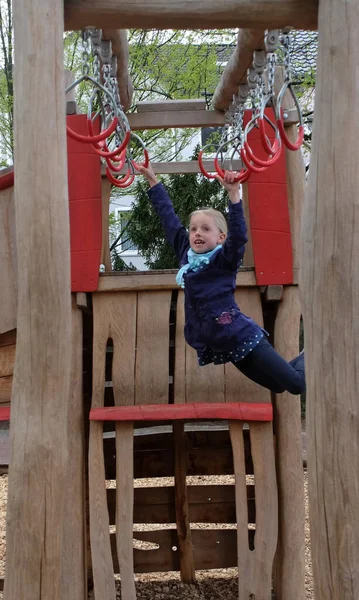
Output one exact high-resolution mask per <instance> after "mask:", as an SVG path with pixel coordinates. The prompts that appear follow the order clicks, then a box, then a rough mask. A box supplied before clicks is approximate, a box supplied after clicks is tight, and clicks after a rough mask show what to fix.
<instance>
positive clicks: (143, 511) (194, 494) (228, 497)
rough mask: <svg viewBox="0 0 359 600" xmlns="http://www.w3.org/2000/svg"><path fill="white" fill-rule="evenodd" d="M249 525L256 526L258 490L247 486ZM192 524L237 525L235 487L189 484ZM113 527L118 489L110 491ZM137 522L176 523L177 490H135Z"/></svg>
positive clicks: (135, 517)
mask: <svg viewBox="0 0 359 600" xmlns="http://www.w3.org/2000/svg"><path fill="white" fill-rule="evenodd" d="M246 490H247V505H248V522H249V523H255V519H256V515H255V500H254V495H255V488H254V485H247V487H246ZM187 495H188V507H189V520H190V522H191V523H236V522H237V521H236V511H235V494H234V485H227V484H226V485H188V486H187ZM107 504H108V510H109V517H110V525H114V524H115V512H116V490H115V489H113V488H111V489H108V490H107ZM133 521H134V523H175V522H176V511H175V490H174V487H173V486H169V487H140V488H135V490H134V513H133Z"/></svg>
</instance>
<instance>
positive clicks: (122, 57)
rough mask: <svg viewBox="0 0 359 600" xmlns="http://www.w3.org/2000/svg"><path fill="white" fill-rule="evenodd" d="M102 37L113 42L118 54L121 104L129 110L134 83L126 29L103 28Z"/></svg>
mask: <svg viewBox="0 0 359 600" xmlns="http://www.w3.org/2000/svg"><path fill="white" fill-rule="evenodd" d="M102 39H104V40H110V41H111V42H112V53H113V55H114V56H117V82H118V89H119V92H120V98H121V104H122V106H123V108H124V110H125V111H127V110H128V109H129V108H130V106H131V103H132V96H133V84H132V80H131V77H130V74H129V72H128V57H129V50H128V40H127V31H126V30H124V29H117V30H116V29H103V31H102Z"/></svg>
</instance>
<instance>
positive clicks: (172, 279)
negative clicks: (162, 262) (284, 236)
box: [97, 267, 299, 292]
mask: <svg viewBox="0 0 359 600" xmlns="http://www.w3.org/2000/svg"><path fill="white" fill-rule="evenodd" d="M176 274H177V270H164V271H142V272H141V271H138V272H133V271H131V272H130V271H121V272H112V271H111V272H108V273H103V274H101V275H100V278H99V283H98V289H97V292H134V291H140V290H176V289H178V285H177V283H176ZM298 275H299V272H298V269H294V280H293V285H297V283H298ZM236 284H237V287H254V286H256V285H257V283H256V276H255V271H254V268H252V267H242V268H241V270H240V271H239V272H238V273H237V278H236Z"/></svg>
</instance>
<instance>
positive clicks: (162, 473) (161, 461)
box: [104, 431, 253, 479]
mask: <svg viewBox="0 0 359 600" xmlns="http://www.w3.org/2000/svg"><path fill="white" fill-rule="evenodd" d="M245 434H246V443H245V454H246V465H247V466H246V470H247V474H251V473H253V465H252V459H251V454H250V444H249V438H248V435H247V432H245ZM186 435H187V452H186V472H187V475H233V472H234V471H233V456H232V450H231V446H230V443H229V435H228V431H214V432H188V433H187V434H186ZM141 437H142V436H141ZM148 437H150V436H143V438H144V439H142V440H141V448H140V449H139V450H137V449H136V443H137V442H138V438H135V455H134V477H135V478H149V477H173V476H174V469H173V465H174V454H173V447H172V435H171V434H169V435H166V436H158V437H159V440H158V444H157V447H156V446H155V445H154V446H152V447H150V448H149V449H148V448H146V444H147V443H148ZM152 437H157V436H152ZM166 438H167V442H166ZM163 442H165V443H163ZM104 449H105V459H106V479H116V472H115V471H116V470H115V464H114V460H113V458H114V456H115V443H114V439H105V440H104Z"/></svg>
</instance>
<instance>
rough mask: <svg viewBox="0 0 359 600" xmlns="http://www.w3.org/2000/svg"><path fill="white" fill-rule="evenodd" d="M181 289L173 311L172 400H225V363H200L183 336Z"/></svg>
mask: <svg viewBox="0 0 359 600" xmlns="http://www.w3.org/2000/svg"><path fill="white" fill-rule="evenodd" d="M184 323H185V314H184V292H182V291H180V292H179V294H178V299H177V313H176V357H175V376H174V390H175V403H179V402H183V403H192V402H196V403H202V402H224V400H225V398H224V392H225V379H224V365H213V364H211V365H206V366H203V367H200V366H199V364H198V359H197V352H196V351H195V350H194V349H193V348H191V347H190V346H189V345H188V344H187V343H186V341H185V338H184Z"/></svg>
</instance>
